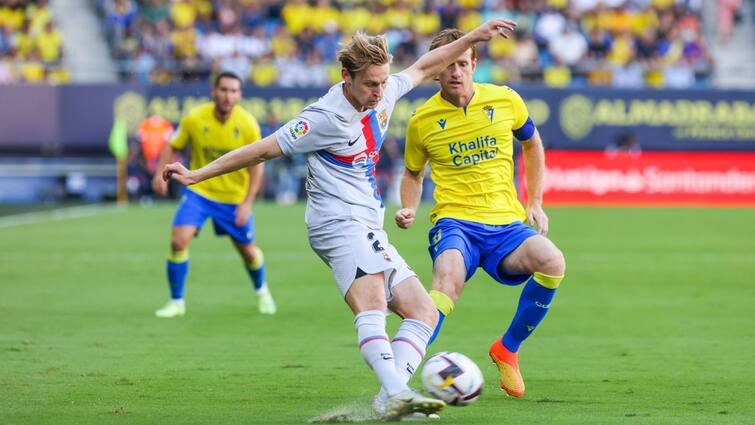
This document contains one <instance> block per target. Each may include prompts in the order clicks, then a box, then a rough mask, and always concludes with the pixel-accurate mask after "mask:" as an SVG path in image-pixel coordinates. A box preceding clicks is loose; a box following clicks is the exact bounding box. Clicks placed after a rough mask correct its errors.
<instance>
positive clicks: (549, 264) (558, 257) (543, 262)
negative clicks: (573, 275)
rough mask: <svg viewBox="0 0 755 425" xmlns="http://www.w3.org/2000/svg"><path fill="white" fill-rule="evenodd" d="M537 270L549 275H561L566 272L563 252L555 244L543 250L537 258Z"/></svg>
mask: <svg viewBox="0 0 755 425" xmlns="http://www.w3.org/2000/svg"><path fill="white" fill-rule="evenodd" d="M538 260H539V261H538V265H537V267H536V270H535V271H537V272H540V273H545V274H547V275H551V276H563V275H564V273H565V272H566V259H565V258H564V254H563V253H562V252H561V250H559V249H558V248H556V247H555V246H554V247H552V248H551V249H549V250H547V251H545V252H543V254H542V255H541V256H540V257H539V258H538Z"/></svg>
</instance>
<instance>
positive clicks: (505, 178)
mask: <svg viewBox="0 0 755 425" xmlns="http://www.w3.org/2000/svg"><path fill="white" fill-rule="evenodd" d="M463 35H464V33H463V32H462V31H459V30H455V29H449V30H444V31H442V32H441V33H439V34H438V35H437V36H436V37H435V38H434V39H433V41H432V43H431V45H430V49H431V50H432V49H435V48H438V47H440V46H443V45H445V44H448V43H451V42H453V41H454V40H456V39H458V38H460V37H462V36H463ZM475 66H476V51H475V49H474V47H473V48H471V49H469V50H467V51H466V52H465V53H464V54H463V55H462V56H460V57H459V58H458V59H457V60H456V62H454V63H452V64H451V65H449V66H448V67H447V68H446V69H445V70H444V71H442V72H441V73H440V74H438V80H439V82H440V86H441V90H440V91H439V92H438V93H437V94H435V95H434V96H433V97H431V98H430V99H429V100H428V101H427V102H425V103H424V104H423V105H422V106H421V107H420V108H418V109H417V111H416V113H415V115H414V116H413V117H412V118H411V120H410V121H409V125H408V127H407V135H406V153H405V165H406V170H405V172H404V176H403V178H402V180H401V204H402V207H403V208H402V209H401V210H399V211H398V212H396V217H395V219H396V224H398V226H399V227H402V228H407V227H409V226H410V225H411V224H412V223H413V222H414V219H415V211H416V208H417V206H418V204H419V201H420V195H421V193H422V179H423V170H424V169H425V166H426V165H427V163H428V161H429V162H430V165H431V167H430V168H431V176H432V179H433V181H434V182H435V185H436V187H435V193H434V197H435V207H434V208H433V209H432V211H431V213H430V220H431V221H432V222H433V224H434V227H433V228H432V229H431V230H430V235H429V239H430V247H429V250H430V256H431V257H432V260H433V282H432V291H431V292H430V296H431V298H432V299H433V302H434V304H435V306H436V307H437V308H438V310H439V312H440V321H439V322H438V326H437V327H436V329H435V333H434V335H433V339H434V338H435V337H436V336H437V334H438V331H439V330H440V326H441V325H442V323H443V319H444V318H445V317H446V316H447V315H448V314H450V313H451V311H452V310H453V307H454V304H455V303H456V300H457V299H458V297H459V295H460V294H461V291H462V289H463V287H464V283H465V282H466V281H467V280H469V279H470V278H471V277H472V275H473V274H474V273H475V271H476V269H477V268H478V267H482V268H483V269H484V270H485V271H486V272H487V273H488V274H489V275H490V276H491V277H493V278H494V279H495V280H497V281H498V282H500V283H502V284H505V285H520V284H524V289H523V290H522V294H521V296H520V298H519V305H518V308H517V311H516V314H515V315H514V318H513V320H512V322H511V324H510V326H509V328H508V330H507V331H506V332H505V334H504V335H503V337H502V338H500V339H497V340H496V341H495V342H494V343H493V345H492V346H491V348H490V357H491V359H492V360H493V361H494V362H495V364H496V365H497V366H498V369H499V370H500V373H501V380H500V386H501V388H503V389H504V390H505V391H506V392H508V393H509V394H511V395H513V396H522V395H524V381H523V379H522V376H521V373H520V371H519V364H518V351H519V346H520V344H521V343H522V341H524V340H525V339H526V338H527V337H528V336H529V335H530V334H531V333H532V331H533V330H534V329H535V328H536V327H537V325H538V323H540V321H541V320H542V319H543V318H544V317H545V314H546V313H547V312H548V308H549V306H550V304H551V300H552V299H553V296H554V295H555V292H556V288H558V286H559V284H560V283H561V280H562V279H563V277H564V271H565V262H564V257H563V255H562V254H561V251H559V250H558V248H556V246H555V245H554V244H553V243H552V242H551V241H550V240H549V239H547V238H546V237H545V235H546V234H547V232H548V217H547V215H546V214H545V212H544V211H543V208H542V183H543V169H544V166H545V159H544V158H545V155H544V151H543V145H542V141H541V139H540V135H539V134H538V131H537V129H536V128H535V126H534V124H533V123H532V120H531V119H530V118H529V116H528V112H527V108H526V106H525V105H524V102H523V101H522V98H521V97H520V96H519V95H518V94H517V93H516V92H515V91H513V90H511V89H510V88H508V87H499V86H496V85H492V84H477V83H474V81H473V79H472V77H473V74H474V70H475ZM514 136H515V137H516V138H517V139H518V140H519V141H520V142H521V143H522V147H523V152H524V161H525V165H526V179H527V189H528V203H527V209H526V210H525V209H524V208H523V207H522V205H521V204H520V202H519V200H518V199H517V194H516V188H515V187H514V181H513V175H514V161H513V137H514ZM525 220H526V221H527V223H529V224H531V225H533V226H535V227H536V228H537V230H533V228H531V227H529V226H527V225H525V224H524V223H523V221H525ZM431 341H432V340H431Z"/></svg>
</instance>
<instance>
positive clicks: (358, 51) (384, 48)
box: [336, 31, 393, 77]
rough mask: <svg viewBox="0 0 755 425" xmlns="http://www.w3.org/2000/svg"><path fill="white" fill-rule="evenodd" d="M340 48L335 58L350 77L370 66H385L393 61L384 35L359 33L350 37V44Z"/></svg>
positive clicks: (342, 45)
mask: <svg viewBox="0 0 755 425" xmlns="http://www.w3.org/2000/svg"><path fill="white" fill-rule="evenodd" d="M340 47H341V48H340V49H339V50H338V53H337V55H336V58H337V59H338V61H339V62H341V66H342V67H344V68H345V69H346V70H347V71H349V74H351V76H352V77H353V76H354V74H356V73H357V72H361V71H364V70H365V69H367V67H368V66H370V65H385V64H387V63H391V60H392V59H393V55H391V54H390V53H388V40H387V39H386V38H385V36H384V35H376V36H369V35H367V34H365V33H364V32H362V31H359V32H357V33H356V34H354V35H353V36H352V37H351V43H349V44H341V46H340Z"/></svg>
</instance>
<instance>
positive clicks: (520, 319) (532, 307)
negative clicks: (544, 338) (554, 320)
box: [501, 277, 556, 353]
mask: <svg viewBox="0 0 755 425" xmlns="http://www.w3.org/2000/svg"><path fill="white" fill-rule="evenodd" d="M554 295H556V289H549V288H546V287H544V286H542V285H541V284H539V283H537V282H536V281H535V279H534V277H532V278H530V279H529V280H528V281H527V284H526V285H525V286H524V289H523V290H522V295H520V296H519V306H518V307H517V309H516V314H515V315H514V319H513V320H512V321H511V325H510V326H509V329H508V330H507V331H506V333H505V334H504V335H503V338H502V339H501V342H503V345H504V346H505V347H506V349H507V350H509V351H511V352H512V353H513V352H516V351H519V346H520V345H521V344H522V341H524V340H525V339H527V337H528V336H530V334H531V333H532V331H534V330H535V328H536V327H537V325H538V324H539V323H540V322H541V321H542V320H543V318H544V317H545V315H546V314H547V313H548V308H549V307H550V303H551V301H552V300H553V296H554Z"/></svg>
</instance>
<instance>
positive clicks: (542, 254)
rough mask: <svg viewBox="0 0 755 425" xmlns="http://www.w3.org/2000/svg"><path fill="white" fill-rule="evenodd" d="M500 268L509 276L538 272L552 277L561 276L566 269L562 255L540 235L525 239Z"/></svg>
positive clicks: (550, 242) (504, 260) (551, 243)
mask: <svg viewBox="0 0 755 425" xmlns="http://www.w3.org/2000/svg"><path fill="white" fill-rule="evenodd" d="M500 266H501V267H502V268H503V270H505V271H506V272H507V273H510V274H532V273H535V272H540V273H545V274H548V275H553V276H560V275H563V274H564V271H565V269H566V263H565V261H564V255H563V254H562V253H561V251H560V250H559V249H558V248H557V247H556V245H555V244H554V243H553V242H552V241H551V240H550V239H548V238H546V237H545V236H542V235H535V236H532V237H530V238H527V239H526V240H525V241H524V242H522V244H521V245H519V247H517V248H516V249H515V250H514V251H512V252H511V253H510V254H509V255H507V256H506V257H505V258H504V259H503V261H502V262H501V263H500Z"/></svg>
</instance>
